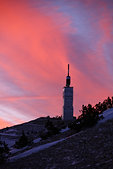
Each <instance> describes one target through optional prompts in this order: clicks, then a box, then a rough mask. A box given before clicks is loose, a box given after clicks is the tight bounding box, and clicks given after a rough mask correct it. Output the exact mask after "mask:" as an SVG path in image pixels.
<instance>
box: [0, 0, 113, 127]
mask: <svg viewBox="0 0 113 169" xmlns="http://www.w3.org/2000/svg"><path fill="white" fill-rule="evenodd" d="M0 6H1V10H0V21H1V22H0V77H1V79H0V128H4V127H7V126H13V125H16V124H20V123H24V122H27V121H30V120H32V119H36V118H39V117H46V116H56V115H58V116H59V115H61V114H62V110H63V108H62V107H63V87H64V86H65V83H66V76H67V65H68V63H69V64H70V76H71V86H73V87H74V93H73V95H74V103H73V106H74V116H76V117H77V116H79V115H80V112H79V110H81V108H82V105H83V104H84V105H87V104H92V105H93V106H94V105H95V104H96V103H98V102H102V101H103V100H104V99H106V98H107V97H108V96H110V97H111V96H112V95H113V94H112V92H113V85H112V84H113V75H112V72H113V61H112V58H113V52H112V48H113V26H112V25H113V11H112V9H113V2H112V1H111V0H103V1H102V2H99V1H98V0H95V1H93V0H90V1H89V0H84V2H83V1H82V0H77V1H76V2H75V1H73V0H71V1H69V2H68V1H67V0H58V1H57V2H56V1H51V0H48V1H46V0H39V1H38V2H37V1H35V0H32V1H31V0H30V1H27V0H20V1H16V2H15V1H14V0H11V1H10V2H9V1H8V0H2V1H1V2H0Z"/></svg>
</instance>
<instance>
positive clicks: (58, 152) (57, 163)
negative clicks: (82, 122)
mask: <svg viewBox="0 0 113 169" xmlns="http://www.w3.org/2000/svg"><path fill="white" fill-rule="evenodd" d="M67 132H69V131H67ZM56 139H58V138H56ZM15 168H16V169H60V168H61V169H63V168H65V169H69V168H74V169H75V168H76V169H92V168H93V169H101V168H102V169H112V168H113V119H109V120H108V121H104V122H103V123H99V124H97V125H96V126H95V127H93V128H89V129H86V130H84V131H81V132H79V133H76V134H74V135H73V136H68V137H67V136H66V138H65V139H63V140H61V141H59V142H57V144H55V145H54V144H53V146H49V147H48V148H47V147H46V149H42V150H41V151H37V152H35V153H33V154H29V156H26V157H24V158H19V159H17V160H16V159H15V160H14V161H12V162H8V163H7V164H4V165H3V166H1V169H15Z"/></svg>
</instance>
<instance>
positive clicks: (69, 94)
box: [63, 64, 73, 121]
mask: <svg viewBox="0 0 113 169" xmlns="http://www.w3.org/2000/svg"><path fill="white" fill-rule="evenodd" d="M70 84H71V77H70V76H69V64H68V75H67V77H66V86H65V87H64V88H63V100H64V105H63V120H65V121H71V120H73V87H70Z"/></svg>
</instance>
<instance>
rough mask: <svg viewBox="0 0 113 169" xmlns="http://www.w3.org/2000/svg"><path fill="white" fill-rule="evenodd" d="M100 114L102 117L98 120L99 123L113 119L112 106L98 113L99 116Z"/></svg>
mask: <svg viewBox="0 0 113 169" xmlns="http://www.w3.org/2000/svg"><path fill="white" fill-rule="evenodd" d="M101 115H103V117H104V118H103V119H102V120H100V121H99V122H100V123H103V122H105V121H107V120H110V119H113V108H111V109H108V110H106V111H104V112H103V113H102V114H100V116H101Z"/></svg>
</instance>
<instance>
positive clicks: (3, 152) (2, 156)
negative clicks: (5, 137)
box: [0, 141, 9, 164]
mask: <svg viewBox="0 0 113 169" xmlns="http://www.w3.org/2000/svg"><path fill="white" fill-rule="evenodd" d="M8 155H9V148H8V146H7V144H6V143H5V142H2V141H0V164H2V163H4V162H5V161H6V160H7V158H8Z"/></svg>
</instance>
